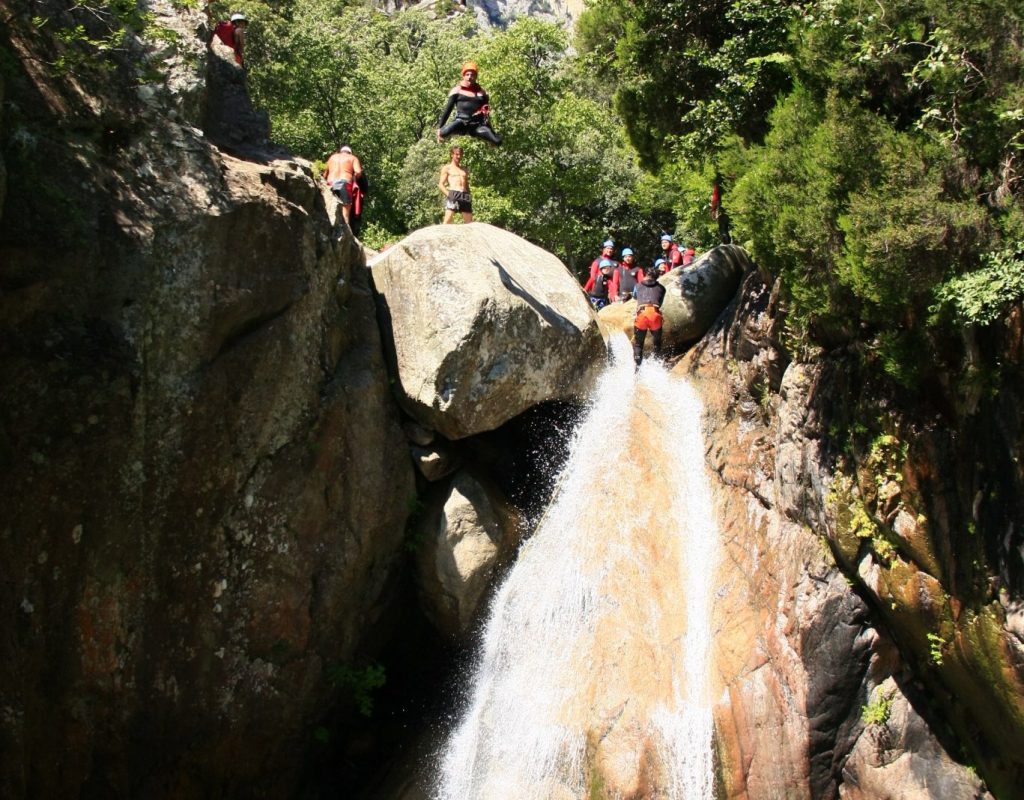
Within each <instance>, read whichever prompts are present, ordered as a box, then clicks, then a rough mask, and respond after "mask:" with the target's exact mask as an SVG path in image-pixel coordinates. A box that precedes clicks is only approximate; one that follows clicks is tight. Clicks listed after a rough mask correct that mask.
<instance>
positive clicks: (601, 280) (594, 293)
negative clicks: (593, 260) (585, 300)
mask: <svg viewBox="0 0 1024 800" xmlns="http://www.w3.org/2000/svg"><path fill="white" fill-rule="evenodd" d="M611 285H612V276H611V275H605V274H604V273H603V272H599V273H597V277H596V278H594V286H593V288H591V290H590V304H591V305H592V306H593V307H594V308H596V309H597V310H598V311H600V310H601V309H602V308H604V307H605V306H606V305H608V289H609V288H610V287H611Z"/></svg>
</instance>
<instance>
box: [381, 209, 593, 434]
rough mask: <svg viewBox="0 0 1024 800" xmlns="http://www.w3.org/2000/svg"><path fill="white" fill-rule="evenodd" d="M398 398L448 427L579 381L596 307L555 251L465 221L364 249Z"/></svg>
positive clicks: (588, 367) (472, 426)
mask: <svg viewBox="0 0 1024 800" xmlns="http://www.w3.org/2000/svg"><path fill="white" fill-rule="evenodd" d="M370 267H371V273H372V278H373V285H374V288H375V289H376V292H377V299H378V307H379V313H380V317H381V323H382V329H383V331H384V332H385V335H386V336H387V337H389V339H390V345H391V353H392V354H393V358H394V363H395V368H396V369H395V371H396V374H397V376H398V382H399V384H400V389H401V392H400V400H401V402H402V404H403V406H404V407H405V409H406V410H407V411H408V412H409V414H411V415H412V416H413V417H414V418H415V419H416V420H417V421H418V422H420V423H421V424H422V425H424V426H426V427H428V428H431V429H433V430H436V431H438V432H439V433H441V434H443V435H444V436H445V437H447V438H448V439H461V438H464V437H466V436H470V435H472V434H476V433H482V432H484V431H490V430H494V429H496V428H498V427H500V426H501V425H503V424H504V423H506V422H508V421H509V420H510V419H512V418H514V417H516V416H518V415H520V414H522V413H523V412H524V411H526V410H527V409H529V408H531V407H533V406H535V405H538V404H540V403H543V402H547V401H552V400H566V399H571V398H574V397H577V396H580V395H582V394H583V393H585V391H586V388H587V386H588V385H589V384H590V382H591V380H592V378H593V375H594V374H595V372H596V370H597V368H599V367H600V365H601V364H602V363H603V359H604V354H605V346H604V340H603V339H602V337H601V334H600V332H599V330H598V325H597V319H596V317H595V315H594V313H593V311H592V310H591V308H590V305H589V303H588V302H587V300H586V298H585V297H584V296H583V293H582V292H581V291H580V288H579V285H578V284H577V283H576V280H575V278H573V276H572V275H571V274H569V271H568V270H567V269H566V268H565V266H564V265H563V264H562V262H560V261H559V260H558V259H557V258H556V257H555V256H553V255H551V254H550V253H548V252H546V251H544V250H541V249H540V248H539V247H537V246H536V245H532V244H530V243H529V242H527V241H526V240H524V239H521V238H520V237H518V236H516V235H515V234H512V233H509V232H508V231H504V230H501V229H500V228H495V227H493V226H491V225H485V224H483V223H478V222H474V223H472V224H469V225H434V226H432V227H429V228H423V229H421V230H418V231H416V232H415V233H412V234H411V235H409V236H408V237H406V238H405V239H403V240H402V241H401V242H399V243H398V244H396V245H394V246H392V247H390V248H389V249H388V250H386V251H384V252H383V253H381V254H380V255H379V256H377V257H376V258H374V259H372V260H371V261H370Z"/></svg>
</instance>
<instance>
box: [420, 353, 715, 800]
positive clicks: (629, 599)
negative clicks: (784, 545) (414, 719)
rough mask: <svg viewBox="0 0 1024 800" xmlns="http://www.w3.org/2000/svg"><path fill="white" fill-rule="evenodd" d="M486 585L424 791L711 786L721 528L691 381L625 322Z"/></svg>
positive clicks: (533, 795) (633, 790) (568, 797)
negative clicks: (466, 679)
mask: <svg viewBox="0 0 1024 800" xmlns="http://www.w3.org/2000/svg"><path fill="white" fill-rule="evenodd" d="M613 351H614V356H615V360H614V363H613V364H612V365H611V366H610V367H609V368H608V369H607V371H606V372H605V373H604V375H603V376H602V378H601V380H600V382H599V384H598V387H597V389H596V392H595V394H594V396H593V398H592V400H591V402H590V404H589V407H588V409H587V411H586V413H585V416H584V419H583V421H582V423H581V425H580V426H579V428H578V429H577V431H576V434H575V436H574V438H573V441H572V443H571V453H570V455H569V458H568V461H567V462H566V466H565V468H564V470H563V473H562V475H561V476H560V478H559V488H558V490H557V492H556V495H555V498H554V500H553V502H552V505H551V506H550V508H549V509H548V510H547V512H546V513H545V515H544V517H543V518H542V519H541V521H540V523H539V525H538V527H537V530H536V531H535V533H534V534H533V536H532V537H531V538H530V539H529V540H528V542H527V543H526V544H525V545H524V547H523V548H522V550H521V552H520V554H519V559H518V561H517V563H516V564H515V566H514V567H513V568H512V569H511V570H510V572H509V574H508V576H507V578H506V579H505V582H504V584H503V585H502V586H501V588H500V589H499V591H498V593H497V594H496V596H495V598H494V602H493V604H492V608H491V617H490V619H489V620H488V622H487V625H486V628H485V631H484V638H483V645H482V649H481V652H480V655H479V658H478V662H477V664H476V667H475V671H474V676H473V679H472V684H471V690H470V694H469V697H468V699H467V703H466V707H465V709H464V712H463V716H462V717H461V719H460V721H459V723H458V724H457V727H456V728H455V730H454V732H453V733H452V735H451V737H450V739H449V741H448V742H447V744H446V746H445V749H444V751H443V753H442V755H441V765H440V776H439V778H438V780H437V785H436V786H435V788H434V794H433V796H434V798H435V800H573V799H574V798H588V799H589V798H668V799H670V800H713V797H714V777H713V756H712V716H711V701H710V698H709V697H708V691H709V689H708V686H709V682H708V680H707V673H708V666H709V656H710V649H711V641H710V621H709V616H710V609H711V602H712V592H713V588H712V582H713V576H714V573H715V564H716V558H717V553H718V533H717V528H716V524H715V521H714V518H713V515H712V508H711V491H710V486H709V483H708V479H707V475H706V468H705V464H704V441H703V437H702V434H701V429H700V417H701V404H700V399H699V397H698V396H697V394H696V392H695V391H694V390H693V388H692V387H691V386H690V385H689V384H688V383H687V382H686V381H685V380H683V379H680V378H676V377H673V376H671V375H669V373H668V372H667V371H666V370H665V368H664V367H663V366H662V365H661V364H659V363H657V362H653V361H646V362H645V363H644V365H643V367H642V368H641V369H640V371H639V372H638V373H635V374H634V369H633V364H632V359H631V354H630V351H629V343H628V342H627V341H626V340H625V337H621V338H617V339H616V340H615V342H614V343H613Z"/></svg>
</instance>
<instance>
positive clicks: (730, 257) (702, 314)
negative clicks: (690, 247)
mask: <svg viewBox="0 0 1024 800" xmlns="http://www.w3.org/2000/svg"><path fill="white" fill-rule="evenodd" d="M751 268H752V263H751V261H750V256H749V255H748V254H747V251H746V250H744V249H743V248H741V247H736V246H735V245H719V246H718V247H716V248H714V249H713V250H709V251H708V252H707V253H705V254H704V255H703V256H701V257H700V258H699V259H697V261H695V262H694V263H693V264H691V265H690V266H688V267H685V268H683V267H678V268H676V269H674V270H672V272H670V273H668V274H667V275H664V276H663V277H662V278H661V279H660V283H661V285H662V286H664V287H665V288H666V289H667V292H666V294H665V305H664V307H663V308H662V311H663V313H664V315H665V327H664V333H663V334H662V336H663V339H662V344H663V346H664V347H667V348H669V349H676V348H679V347H681V346H683V345H686V344H690V343H691V342H694V341H696V340H697V339H699V338H700V337H701V336H703V335H704V334H705V333H706V332H707V331H708V329H709V328H710V327H711V325H712V323H713V322H714V321H715V320H716V319H717V318H718V315H719V314H721V313H722V311H723V310H724V309H725V307H726V306H727V305H729V302H730V301H731V300H732V299H733V297H734V296H735V294H736V289H737V288H738V287H739V285H740V279H741V278H742V277H743V275H744V274H745V273H746V272H748V271H749V270H750V269H751ZM598 316H599V318H600V321H601V325H602V327H604V328H605V329H606V330H608V331H619V330H621V331H625V333H626V334H628V335H629V336H632V335H633V318H634V317H635V316H636V301H635V300H629V301H627V302H625V303H611V304H609V305H607V306H605V307H604V308H602V309H601V311H600V313H599V315H598Z"/></svg>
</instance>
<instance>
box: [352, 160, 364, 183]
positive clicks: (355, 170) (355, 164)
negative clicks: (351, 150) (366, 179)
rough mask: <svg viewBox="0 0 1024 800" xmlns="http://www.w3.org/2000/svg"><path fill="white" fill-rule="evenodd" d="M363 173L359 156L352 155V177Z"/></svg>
mask: <svg viewBox="0 0 1024 800" xmlns="http://www.w3.org/2000/svg"><path fill="white" fill-rule="evenodd" d="M362 174H363V162H362V161H360V160H359V156H353V157H352V177H353V178H357V177H359V176H360V175H362Z"/></svg>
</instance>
